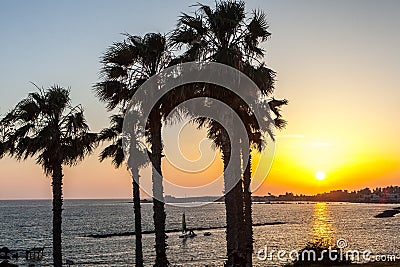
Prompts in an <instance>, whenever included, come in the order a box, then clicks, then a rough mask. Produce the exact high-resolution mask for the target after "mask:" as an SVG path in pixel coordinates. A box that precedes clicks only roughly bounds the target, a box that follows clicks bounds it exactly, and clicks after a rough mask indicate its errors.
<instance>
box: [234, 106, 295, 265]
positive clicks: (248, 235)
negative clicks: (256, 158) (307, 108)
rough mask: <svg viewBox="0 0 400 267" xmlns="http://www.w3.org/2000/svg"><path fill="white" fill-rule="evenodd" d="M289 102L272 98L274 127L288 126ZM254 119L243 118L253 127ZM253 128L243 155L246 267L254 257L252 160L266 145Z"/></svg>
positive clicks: (257, 131)
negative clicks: (285, 116) (284, 109)
mask: <svg viewBox="0 0 400 267" xmlns="http://www.w3.org/2000/svg"><path fill="white" fill-rule="evenodd" d="M287 104H288V101H287V100H276V99H274V98H272V100H269V101H268V106H269V108H270V109H271V110H272V112H273V114H274V115H275V118H274V127H275V128H277V129H283V128H284V127H285V126H286V121H285V120H284V119H282V114H281V110H280V107H281V106H283V105H287ZM251 120H254V117H247V118H243V122H244V123H245V125H253V124H254V121H251ZM250 128H251V127H249V129H248V136H249V140H250V142H251V146H250V149H249V150H248V148H246V147H243V148H242V153H246V151H247V150H248V153H249V154H248V161H247V162H243V161H242V166H246V167H245V169H244V172H243V201H244V232H245V235H244V240H242V242H243V244H244V249H245V251H246V266H252V260H253V259H252V255H253V227H252V226H253V218H252V201H251V193H252V192H251V189H250V184H251V176H252V170H251V166H252V164H251V160H252V151H253V150H255V151H257V152H259V153H260V152H261V151H262V149H263V147H264V146H265V145H266V144H265V143H264V142H263V140H262V138H261V132H260V129H257V128H255V129H254V128H253V129H252V130H253V131H252V132H251V129H250ZM270 137H271V138H272V140H275V137H274V136H273V135H272V134H270Z"/></svg>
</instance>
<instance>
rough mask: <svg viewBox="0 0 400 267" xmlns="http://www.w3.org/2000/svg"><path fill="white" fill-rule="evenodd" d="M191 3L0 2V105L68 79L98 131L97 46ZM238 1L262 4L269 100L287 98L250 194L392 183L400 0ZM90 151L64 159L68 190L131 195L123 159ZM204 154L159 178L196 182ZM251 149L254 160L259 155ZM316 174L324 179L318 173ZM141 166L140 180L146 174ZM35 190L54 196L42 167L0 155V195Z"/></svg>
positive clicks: (165, 23)
mask: <svg viewBox="0 0 400 267" xmlns="http://www.w3.org/2000/svg"><path fill="white" fill-rule="evenodd" d="M196 2H197V1H193V3H192V2H190V1H133V0H131V1H102V0H96V1H95V0H87V1H73V0H71V1H64V2H58V3H55V2H54V1H42V0H39V1H27V0H26V1H1V2H0V36H1V42H0V58H1V60H0V73H1V79H0V92H1V98H0V114H3V115H4V114H5V113H6V112H7V111H8V110H9V109H11V108H12V107H13V106H14V105H15V104H16V103H17V102H18V101H19V100H21V99H22V98H24V97H25V96H26V95H27V94H28V93H29V92H32V91H35V88H34V86H33V85H32V84H31V83H30V82H34V83H35V84H37V85H39V86H43V87H49V86H51V85H53V84H59V85H61V86H64V87H70V88H71V97H72V100H73V103H75V104H78V103H80V104H82V105H83V106H84V107H85V113H86V116H87V120H88V122H89V124H90V126H91V130H93V131H99V130H101V129H102V128H104V127H106V126H107V125H108V117H109V116H110V115H111V114H110V113H107V111H106V109H105V106H104V104H103V103H100V102H99V101H98V100H97V99H96V97H95V96H94V94H93V91H92V90H91V89H92V86H93V84H94V83H96V82H97V81H99V69H100V67H101V65H100V63H99V58H100V56H101V54H102V53H103V52H104V51H105V50H106V48H107V47H108V46H110V45H111V44H112V43H113V42H115V41H119V40H122V39H123V37H122V35H121V33H126V32H127V33H130V34H134V35H143V34H145V33H147V32H163V33H167V32H169V31H170V30H172V29H173V28H174V26H175V24H176V20H177V18H178V16H179V15H180V12H191V11H194V8H193V7H190V5H191V4H195V3H196ZM201 2H202V3H206V4H207V3H208V4H210V5H213V3H214V1H201ZM246 8H247V11H248V12H251V10H252V9H255V8H259V9H262V10H263V11H265V12H266V14H267V18H268V22H269V25H270V28H269V29H270V32H271V33H272V36H271V38H270V39H269V40H268V42H267V43H266V44H264V45H263V47H264V48H265V49H266V51H267V52H266V56H265V58H264V61H265V62H266V63H267V65H268V66H269V67H270V68H272V69H274V70H275V71H276V72H277V82H276V86H275V87H276V91H275V96H276V98H286V99H288V100H289V105H288V106H287V107H285V108H284V116H285V118H286V119H287V120H288V125H287V127H286V129H284V130H282V131H279V132H277V140H276V149H275V156H274V158H273V162H272V168H271V170H270V172H269V174H268V176H267V177H258V176H257V174H256V177H255V178H254V179H255V182H256V183H257V185H258V189H257V190H256V191H255V192H254V194H256V195H265V194H267V193H272V194H281V193H285V192H294V193H305V194H315V193H318V192H324V191H330V190H334V189H349V190H354V189H360V188H364V187H370V188H373V187H377V186H386V185H399V184H400V157H399V151H400V142H399V141H398V136H399V134H400V123H399V119H398V118H399V117H400V107H399V103H398V102H399V99H400V90H399V89H400V88H399V86H400V76H399V70H400V53H399V52H398V47H400V36H399V34H398V29H399V28H400V17H399V16H398V14H399V12H400V2H398V1H396V0H392V1H391V0H385V1H379V0H374V1H372V0H363V1H361V0H359V1H355V0H338V1H323V0H307V1H306V0H298V1H287V0H280V1H278V0H275V1H266V0H259V1H257V0H251V1H246ZM188 127H189V128H190V126H188ZM168 131H172V132H173V127H172V128H171V127H170V128H168V127H166V130H165V132H166V133H165V134H166V135H168ZM191 131H193V130H190V129H189V130H188V132H189V133H190V132H191ZM199 136H201V133H199ZM189 137H190V134H189ZM189 137H188V135H187V136H186V137H185V134H182V140H181V141H180V142H182V144H183V147H186V150H187V151H189V150H190V151H189V152H186V154H190V155H191V156H192V157H195V156H196V155H198V156H202V155H211V154H212V152H213V151H212V150H211V149H209V146H210V143H207V141H206V143H207V144H208V146H205V148H204V147H202V148H201V149H200V150H199V149H198V145H193V144H194V143H195V142H194V141H193V138H189ZM185 140H186V141H185ZM201 140H202V139H201V138H199V139H198V140H197V141H201ZM168 146H171V144H166V147H168ZM196 147H197V150H196ZM188 148H191V149H189V150H188ZM203 150H204V151H203ZM193 151H194V152H193ZM196 151H197V152H196ZM199 151H200V152H199ZM202 152H204V153H203V154H202ZM210 153H211V154H210ZM98 154H99V150H98V151H96V153H95V154H94V155H92V156H90V157H88V158H87V159H85V161H84V162H82V163H81V164H79V165H78V166H75V167H73V168H64V196H65V198H129V197H130V196H131V195H132V193H131V192H132V181H131V177H130V175H129V173H128V172H127V171H126V169H125V168H121V169H119V170H116V169H114V168H113V167H112V166H111V164H110V162H109V161H105V162H103V163H99V162H98V159H97V158H98ZM212 159H214V160H213V161H212V163H211V165H210V166H212V167H211V168H210V169H209V170H208V171H209V172H207V173H203V174H202V175H197V176H190V177H189V176H188V175H189V174H187V173H186V174H182V173H181V174H179V173H177V172H175V170H174V168H173V166H172V165H171V164H170V163H169V162H166V161H164V162H163V170H164V173H165V174H166V179H167V180H168V179H169V180H174V179H175V180H174V181H175V182H177V183H181V184H182V186H193V185H198V183H200V184H201V183H204V182H205V181H208V180H210V179H211V180H212V179H213V178H212V177H216V176H218V175H219V173H220V172H221V171H222V162H221V161H220V159H219V157H215V155H214V157H212ZM254 159H255V161H256V162H257V161H259V157H258V156H257V155H255V157H254ZM269 160H271V159H269ZM267 161H268V159H267ZM260 162H263V159H262V158H261V160H260ZM317 172H320V173H321V172H322V173H324V174H325V176H326V178H325V179H323V180H318V179H316V173H317ZM141 175H142V177H144V178H143V179H144V180H145V179H146V178H149V177H150V172H149V170H148V169H146V170H143V171H142V172H141ZM210 177H211V178H210ZM167 189H168V188H167ZM221 190H222V189H221V188H219V187H216V188H215V189H214V190H211V191H207V193H208V194H211V195H213V194H219V193H220V192H221ZM166 191H167V192H166V193H170V194H174V195H177V196H181V194H182V192H180V191H179V190H178V191H174V190H173V189H171V191H168V190H166ZM36 198H51V185H50V178H49V177H45V176H44V174H43V172H42V170H41V168H40V166H37V165H35V164H34V161H33V160H27V161H25V162H16V161H15V160H14V159H9V158H3V159H2V160H0V199H36Z"/></svg>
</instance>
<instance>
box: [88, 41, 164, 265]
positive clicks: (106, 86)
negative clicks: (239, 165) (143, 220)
mask: <svg viewBox="0 0 400 267" xmlns="http://www.w3.org/2000/svg"><path fill="white" fill-rule="evenodd" d="M169 61H170V54H169V52H168V47H167V44H166V40H165V37H164V36H163V35H161V34H159V33H148V34H146V35H145V36H144V37H139V36H131V35H128V34H126V39H125V40H124V41H122V42H117V43H114V44H113V45H112V46H111V47H110V48H109V49H108V50H107V52H106V53H105V54H104V55H103V57H102V63H103V69H102V72H103V74H104V81H102V82H99V83H97V84H96V85H95V92H96V95H97V96H98V97H99V99H100V100H101V101H104V102H106V103H107V107H108V108H109V110H113V109H116V108H119V111H120V112H122V114H125V112H126V109H127V104H128V102H129V100H130V99H131V98H132V96H133V95H134V93H135V92H136V90H137V89H138V88H139V87H140V86H141V85H142V84H143V83H144V82H145V81H146V80H147V79H149V78H150V77H151V76H153V75H155V74H157V73H159V72H160V71H161V70H162V69H163V68H164V67H166V66H167V65H168V63H169ZM148 93H149V94H151V93H152V92H148ZM135 104H136V103H135ZM137 104H142V103H137ZM152 104H154V103H152ZM162 104H165V103H162V102H160V103H158V104H157V105H154V107H153V110H152V112H151V114H150V116H149V119H148V123H147V126H146V133H147V136H146V138H147V141H148V142H149V143H150V146H151V153H150V157H151V161H152V167H153V174H152V182H153V211H154V212H153V219H154V227H155V239H156V240H155V241H156V245H155V249H156V262H155V266H167V265H168V264H169V263H168V260H167V255H166V246H167V244H166V235H165V217H166V214H165V208H164V201H163V199H164V197H163V185H162V179H161V177H162V176H161V174H162V171H161V158H162V140H161V128H162V116H163V114H162V113H161V111H162V109H161V105H162Z"/></svg>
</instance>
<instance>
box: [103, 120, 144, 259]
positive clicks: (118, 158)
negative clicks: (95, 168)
mask: <svg viewBox="0 0 400 267" xmlns="http://www.w3.org/2000/svg"><path fill="white" fill-rule="evenodd" d="M123 122H124V116H123V115H122V114H119V115H114V116H112V117H111V125H110V127H109V128H106V129H103V130H102V131H101V132H100V134H99V137H98V138H99V141H108V142H111V144H109V145H108V146H107V147H105V148H104V149H103V151H102V152H101V154H100V157H99V159H100V161H101V162H102V161H103V160H105V159H106V158H111V159H112V164H113V165H114V166H115V168H119V167H121V165H122V164H123V163H124V162H125V154H124V150H123V146H122V129H123ZM135 126H136V127H131V129H132V130H133V134H134V136H130V140H131V142H130V144H131V148H130V149H131V151H130V152H131V153H133V154H134V155H135V157H129V159H128V164H127V165H128V167H129V168H130V171H131V175H132V178H133V179H132V180H133V181H132V186H133V206H134V213H135V240H136V241H135V242H136V247H135V266H138V267H142V266H143V249H142V224H141V221H142V215H141V209H140V187H139V180H140V176H139V170H140V169H141V168H143V167H144V166H145V165H146V164H147V163H148V162H147V157H146V155H143V154H142V153H140V151H143V150H142V149H140V148H142V147H143V145H142V143H141V140H140V134H139V132H140V131H138V129H137V127H138V125H135ZM133 149H135V151H132V150H133Z"/></svg>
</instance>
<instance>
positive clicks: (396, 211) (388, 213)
mask: <svg viewBox="0 0 400 267" xmlns="http://www.w3.org/2000/svg"><path fill="white" fill-rule="evenodd" d="M399 213H400V209H393V210H385V211H384V212H382V213H379V214H378V215H376V216H375V218H389V217H394V216H395V215H396V214H399Z"/></svg>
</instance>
